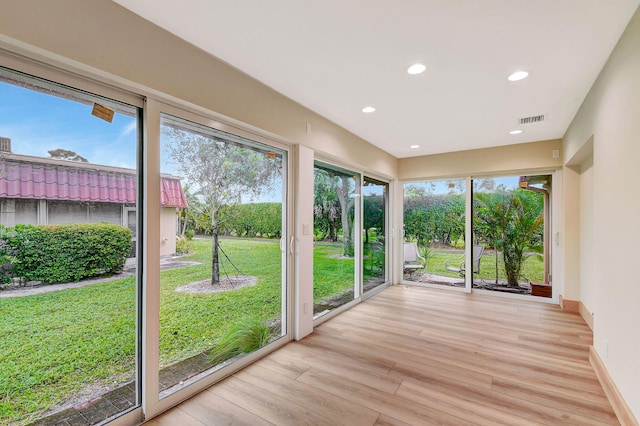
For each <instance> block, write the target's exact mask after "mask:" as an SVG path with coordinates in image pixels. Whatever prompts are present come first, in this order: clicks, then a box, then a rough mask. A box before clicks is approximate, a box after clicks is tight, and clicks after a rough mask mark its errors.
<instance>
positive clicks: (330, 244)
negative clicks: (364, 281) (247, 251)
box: [313, 162, 360, 317]
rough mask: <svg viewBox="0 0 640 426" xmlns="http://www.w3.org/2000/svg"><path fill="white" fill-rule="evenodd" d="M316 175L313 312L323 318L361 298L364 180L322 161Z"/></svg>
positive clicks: (315, 315)
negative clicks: (359, 214) (358, 263)
mask: <svg viewBox="0 0 640 426" xmlns="http://www.w3.org/2000/svg"><path fill="white" fill-rule="evenodd" d="M314 172H315V177H314V186H315V202H314V223H313V227H314V230H313V231H314V240H315V243H314V257H313V261H314V263H313V303H314V308H313V313H314V317H319V316H322V315H324V314H326V313H327V312H329V311H331V310H333V309H335V308H337V307H339V306H342V305H344V304H346V303H348V302H351V301H352V300H354V298H356V297H359V282H358V279H357V278H356V273H355V272H356V267H355V258H356V255H357V254H356V248H357V247H356V246H357V244H359V243H358V242H357V241H356V238H355V236H356V230H355V224H356V223H357V222H356V208H357V205H358V203H356V199H357V194H358V193H359V188H360V181H359V180H360V177H359V175H357V174H356V173H354V172H349V171H347V170H342V169H339V168H337V167H333V166H330V165H328V164H323V163H320V162H316V163H315V170H314ZM358 210H359V209H358Z"/></svg>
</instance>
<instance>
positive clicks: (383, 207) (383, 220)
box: [362, 176, 389, 293]
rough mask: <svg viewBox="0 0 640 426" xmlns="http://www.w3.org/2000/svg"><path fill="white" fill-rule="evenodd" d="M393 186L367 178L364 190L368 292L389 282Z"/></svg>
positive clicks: (364, 264) (364, 266) (365, 286)
mask: <svg viewBox="0 0 640 426" xmlns="http://www.w3.org/2000/svg"><path fill="white" fill-rule="evenodd" d="M388 199H389V184H388V183H386V182H381V181H379V180H376V179H373V178H369V177H366V176H365V177H364V185H363V188H362V209H363V210H362V221H363V227H362V234H363V235H362V245H363V256H362V259H363V261H362V276H363V289H364V292H365V293H366V292H368V291H370V290H373V289H374V288H377V287H379V286H380V285H381V284H384V283H385V282H387V261H386V259H387V256H386V253H387V232H386V230H387V217H388V214H387V209H388Z"/></svg>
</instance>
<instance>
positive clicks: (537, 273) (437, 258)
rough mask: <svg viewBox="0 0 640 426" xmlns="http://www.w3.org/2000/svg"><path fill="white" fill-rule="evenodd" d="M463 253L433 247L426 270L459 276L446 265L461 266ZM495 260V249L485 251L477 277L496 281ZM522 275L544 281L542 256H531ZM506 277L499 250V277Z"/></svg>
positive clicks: (448, 275) (524, 266)
mask: <svg viewBox="0 0 640 426" xmlns="http://www.w3.org/2000/svg"><path fill="white" fill-rule="evenodd" d="M463 254H464V252H463V250H455V249H431V250H430V255H429V258H428V259H427V268H426V270H425V272H427V273H429V274H433V275H439V276H444V277H459V275H458V274H457V273H455V272H452V271H449V270H447V269H446V267H445V265H447V261H448V262H449V263H448V265H449V266H459V264H460V262H462V260H463ZM495 262H496V258H495V255H494V253H493V251H485V252H484V255H483V256H482V259H481V260H480V274H479V275H475V278H482V279H483V280H485V281H487V282H491V281H494V280H495V277H496V266H495ZM522 276H523V278H522V279H523V280H524V277H526V278H527V279H528V280H529V281H536V282H543V281H544V263H543V261H542V256H538V255H532V256H529V257H528V258H527V259H526V260H525V263H524V265H523V268H522ZM505 277H506V273H505V271H504V262H503V260H502V253H500V252H498V278H499V279H502V280H504V279H505Z"/></svg>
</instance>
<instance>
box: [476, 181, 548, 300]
mask: <svg viewBox="0 0 640 426" xmlns="http://www.w3.org/2000/svg"><path fill="white" fill-rule="evenodd" d="M550 191H551V175H533V176H506V177H495V178H486V179H474V180H473V211H474V215H473V234H474V241H476V242H477V244H479V245H481V246H483V247H484V248H485V254H484V256H483V257H482V262H481V265H480V271H479V273H478V274H476V276H475V279H474V286H475V287H477V288H481V289H484V290H491V291H497V292H503V293H512V294H533V295H535V296H544V297H551V286H550V284H549V280H548V277H549V273H550V270H549V265H550V262H549V258H550V253H549V251H550V250H549V245H548V240H549V237H548V235H549V225H550V224H549V222H550V220H549V211H550V196H549V195H550ZM532 283H533V285H532Z"/></svg>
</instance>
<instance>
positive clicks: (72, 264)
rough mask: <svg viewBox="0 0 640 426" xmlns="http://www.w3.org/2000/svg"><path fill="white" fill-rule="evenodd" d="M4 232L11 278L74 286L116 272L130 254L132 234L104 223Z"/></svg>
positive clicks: (16, 229)
mask: <svg viewBox="0 0 640 426" xmlns="http://www.w3.org/2000/svg"><path fill="white" fill-rule="evenodd" d="M6 231H8V232H5V235H4V238H5V239H6V240H5V243H6V245H7V247H8V250H9V252H10V254H11V257H12V258H13V274H14V276H15V277H19V278H21V279H24V280H27V281H42V282H44V283H49V284H52V283H62V282H76V281H80V280H81V279H83V278H89V277H95V276H99V275H103V274H105V273H110V272H118V271H121V270H122V268H123V267H124V263H125V261H126V260H127V256H128V254H129V253H130V251H131V231H130V230H129V229H128V228H124V227H122V226H118V225H112V224H107V223H100V224H94V223H87V224H84V223H83V224H71V225H53V226H50V225H42V226H33V225H16V226H15V228H13V230H11V229H10V228H7V229H6Z"/></svg>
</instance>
